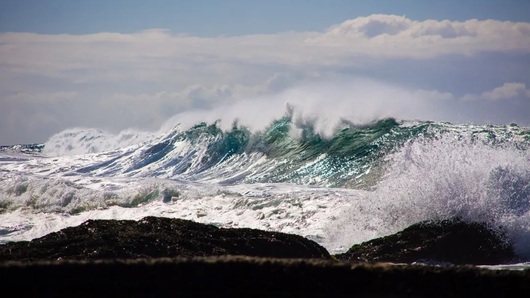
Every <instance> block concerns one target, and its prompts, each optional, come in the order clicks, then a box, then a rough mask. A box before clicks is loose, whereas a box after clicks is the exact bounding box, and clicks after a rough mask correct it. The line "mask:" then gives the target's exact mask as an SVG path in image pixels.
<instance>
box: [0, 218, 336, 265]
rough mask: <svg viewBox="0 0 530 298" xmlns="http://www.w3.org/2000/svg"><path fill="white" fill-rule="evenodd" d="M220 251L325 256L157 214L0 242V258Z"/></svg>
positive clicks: (296, 244)
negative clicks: (22, 239)
mask: <svg viewBox="0 0 530 298" xmlns="http://www.w3.org/2000/svg"><path fill="white" fill-rule="evenodd" d="M220 255H245V256H255V257H275V258H330V255H329V253H328V252H327V251H326V249H325V248H323V247H322V246H320V245H318V244H317V243H315V242H313V241H311V240H308V239H305V238H303V237H301V236H297V235H289V234H284V233H276V232H266V231H260V230H255V229H223V228H218V227H215V226H213V225H206V224H200V223H196V222H192V221H188V220H182V219H170V218H161V217H146V218H143V219H142V220H139V221H132V220H88V221H86V222H85V223H83V224H81V225H79V226H77V227H70V228H66V229H63V230H61V231H59V232H55V233H51V234H48V235H46V236H44V237H41V238H38V239H34V240H32V241H30V242H27V241H25V242H12V243H7V244H4V245H1V246H0V262H2V261H15V260H16V261H26V262H29V261H36V260H61V259H63V260H95V259H136V258H161V257H193V256H220Z"/></svg>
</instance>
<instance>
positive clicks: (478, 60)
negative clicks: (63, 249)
mask: <svg viewBox="0 0 530 298" xmlns="http://www.w3.org/2000/svg"><path fill="white" fill-rule="evenodd" d="M529 66H530V1H524V0H519V1H515V0H511V1H506V0H505V1H488V0H483V1H478V0H477V1H453V0H451V1H412V0H410V1H398V0H388V1H385V0H379V1H347V0H344V1H340V0H330V1H311V0H307V1H299V0H292V1H276V0H270V1H213V0H210V1H205V0H203V1H200V0H197V1H138V0H128V1H100V0H92V1H81V0H80V1H67V0H63V1H58V0H55V1H53V0H48V1H38V0H32V1H28V0H26V1H24V0H17V1H11V0H0V145H4V144H5V145H8V144H16V143H28V142H44V141H46V140H47V139H48V138H49V137H50V136H51V135H53V134H54V133H58V132H60V131H62V130H64V129H68V128H71V127H94V128H98V129H104V130H107V131H110V132H112V133H118V132H119V131H120V130H123V129H130V128H132V129H138V130H157V129H159V128H160V127H161V126H163V125H164V123H167V121H168V119H171V120H169V121H170V122H171V121H173V122H179V123H184V122H189V123H192V122H194V121H200V120H207V121H215V120H216V119H219V118H222V120H223V122H225V123H227V125H228V126H230V124H231V120H233V119H236V118H237V119H239V120H240V122H241V123H243V124H245V125H249V126H252V127H254V128H255V129H261V128H263V126H264V125H266V124H268V123H269V122H270V121H271V120H272V119H273V118H275V117H278V116H279V115H281V114H282V113H283V112H284V110H285V104H286V103H289V104H291V105H295V106H296V107H297V110H298V111H300V114H301V115H302V116H303V117H308V118H311V117H312V118H314V116H317V117H320V118H322V123H326V124H322V125H321V128H322V130H323V132H324V131H325V132H327V133H329V132H330V131H332V130H333V125H335V124H336V120H337V119H341V118H342V119H344V118H346V119H348V120H350V121H352V122H354V123H365V122H369V121H371V120H374V119H377V118H381V117H396V118H398V119H405V120H416V119H418V120H437V121H451V122H465V123H477V124H485V123H491V124H507V123H511V122H515V123H518V124H520V125H525V126H530V67H529ZM260 105H261V107H262V108H261V110H260V111H259V113H257V114H256V113H254V112H253V109H254V108H255V107H256V106H260ZM359 107H362V108H359ZM316 114H320V115H316Z"/></svg>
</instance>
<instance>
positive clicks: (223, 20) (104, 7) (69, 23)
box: [0, 0, 530, 36]
mask: <svg viewBox="0 0 530 298" xmlns="http://www.w3.org/2000/svg"><path fill="white" fill-rule="evenodd" d="M370 14H396V15H404V16H407V17H409V18H412V19H416V20H425V19H437V20H443V19H449V20H455V21H463V20H467V19H473V18H477V19H497V20H511V21H525V22H528V21H530V1H525V0H503V1H501V0H469V1H458V0H447V1H415V0H405V1H399V0H375V1H366V0H361V1H359V0H327V1H325V0H290V1H285V0H268V1H248V0H225V1H216V0H194V1H179V0H173V1H171V0H151V1H146V0H113V1H109V0H92V1H85V0H79V1H70V0H2V1H0V30H1V31H2V32H6V31H15V32H35V33H44V34H56V33H70V34H86V33H96V32H105V31H110V32H120V33H132V32H135V31H140V30H145V29H151V28H164V29H169V30H171V31H172V32H176V33H189V34H193V35H199V36H212V35H240V34H254V33H276V32H281V31H289V30H295V31H307V30H309V31H312V30H322V28H326V27H329V26H331V25H334V24H337V23H340V22H342V21H344V20H347V19H350V18H354V17H357V16H366V15H370Z"/></svg>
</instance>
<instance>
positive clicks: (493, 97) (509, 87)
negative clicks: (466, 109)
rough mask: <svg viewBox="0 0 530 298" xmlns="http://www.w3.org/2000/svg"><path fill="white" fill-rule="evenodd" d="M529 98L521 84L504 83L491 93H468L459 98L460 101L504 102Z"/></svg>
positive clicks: (528, 92)
mask: <svg viewBox="0 0 530 298" xmlns="http://www.w3.org/2000/svg"><path fill="white" fill-rule="evenodd" d="M520 96H525V97H530V90H529V89H527V88H526V85H525V84H523V83H504V84H503V85H502V86H499V87H497V88H495V89H493V90H491V91H486V92H482V93H481V94H472V93H468V94H466V95H464V96H462V97H461V99H462V100H480V99H482V100H490V101H498V100H506V99H511V98H515V97H520Z"/></svg>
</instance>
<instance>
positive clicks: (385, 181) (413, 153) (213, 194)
mask: <svg viewBox="0 0 530 298" xmlns="http://www.w3.org/2000/svg"><path fill="white" fill-rule="evenodd" d="M444 130H445V131H446V132H445V133H443V134H436V135H435V136H427V135H426V136H422V135H419V136H418V137H416V138H412V139H410V140H409V141H408V142H407V143H406V144H405V145H404V146H402V147H396V150H395V152H393V153H392V154H389V155H387V156H386V158H385V163H384V165H383V166H382V167H381V168H380V169H379V170H380V171H384V173H385V175H384V176H383V178H382V179H380V180H378V181H377V183H375V185H374V187H373V188H370V190H361V189H347V188H329V187H322V186H314V187H311V186H302V185H295V184H289V183H284V184H281V183H252V184H249V183H239V182H237V181H238V180H237V179H235V178H236V177H238V176H239V175H243V174H244V175H252V173H256V175H258V174H259V173H266V172H267V170H266V169H267V168H270V167H274V166H278V165H279V164H278V163H277V161H271V160H269V159H268V158H267V157H266V156H265V155H259V154H254V155H252V154H247V153H244V154H239V155H234V156H232V157H231V159H227V160H226V161H225V163H224V164H218V165H214V166H212V167H210V168H208V169H206V170H204V171H202V172H200V173H198V174H196V175H195V176H192V175H191V174H190V175H188V176H185V175H183V176H178V175H177V176H172V175H171V168H170V167H165V166H164V165H165V162H167V160H170V159H178V158H187V157H186V156H188V157H189V158H191V157H190V156H191V155H189V154H187V152H193V158H191V159H190V160H194V161H197V162H198V161H200V160H202V159H203V157H205V155H204V152H202V151H201V150H202V149H201V148H199V147H200V146H198V147H194V146H190V144H189V143H188V142H187V141H185V140H182V141H178V142H176V143H174V148H173V149H172V151H171V152H170V153H169V154H168V159H167V160H164V159H161V161H158V160H157V161H156V162H155V163H153V165H150V166H146V167H143V168H141V170H138V171H126V169H127V168H130V167H131V166H132V165H134V163H135V161H138V160H141V158H143V157H145V156H144V154H145V152H147V151H148V150H149V148H152V146H154V145H156V144H159V143H160V142H161V141H163V140H165V139H166V137H167V136H168V135H170V134H171V132H170V133H169V134H164V135H162V136H160V137H157V138H151V139H149V140H145V141H144V143H142V144H140V145H134V146H131V147H119V148H115V149H114V150H111V151H106V152H100V153H91V154H79V155H64V156H57V157H48V156H40V155H34V154H32V155H25V154H20V155H19V156H20V157H21V158H14V156H13V153H9V156H7V155H6V154H7V153H1V152H0V154H4V155H6V156H7V157H6V158H4V159H2V158H0V169H1V171H0V207H1V208H2V209H3V212H2V213H1V214H0V242H6V241H13V240H29V239H33V238H35V237H40V236H43V235H45V234H47V233H49V232H52V231H57V230H59V229H61V228H64V227H67V226H72V225H77V224H79V223H81V222H83V221H84V220H86V219H98V218H101V219H103V218H106V219H139V218H141V217H144V216H147V215H155V216H166V217H177V218H185V219H190V220H195V221H199V222H204V223H213V224H217V225H220V226H226V227H251V228H259V229H264V230H274V231H281V232H288V233H295V234H299V235H303V236H306V237H308V238H311V239H314V240H315V241H317V242H319V243H320V244H322V245H324V246H325V247H326V248H327V249H328V250H329V251H330V252H332V253H335V252H341V251H345V250H346V249H348V248H349V247H350V246H351V245H352V244H355V243H360V242H363V241H366V240H369V239H373V238H376V237H381V236H384V235H388V234H391V233H395V232H397V231H399V230H401V229H403V228H405V227H407V226H409V225H411V224H414V223H417V222H419V221H423V220H435V219H442V218H448V217H453V216H459V217H462V218H464V219H465V220H469V221H486V222H490V223H492V224H493V225H496V226H500V227H503V228H504V229H506V231H507V232H508V235H509V236H510V238H511V239H512V240H513V241H514V242H515V249H516V251H517V253H518V254H520V255H521V256H524V257H525V258H527V259H530V151H529V150H524V148H517V146H516V145H515V144H514V143H513V142H505V143H503V140H502V138H501V133H502V132H506V133H507V134H508V136H507V137H506V139H508V140H510V139H513V138H519V137H521V135H518V134H514V135H510V133H511V132H510V129H507V130H506V129H504V130H499V131H497V132H495V133H494V134H493V135H494V136H495V138H490V136H491V134H489V133H488V129H486V128H479V129H476V128H473V127H457V126H451V125H447V127H446V128H445V129H444ZM481 131H485V132H481ZM477 132H478V133H477ZM118 143H119V142H118ZM113 144H116V143H113ZM127 144H129V143H127ZM523 144H524V142H523ZM0 157H1V156H0ZM15 157H16V156H15ZM317 160H318V159H317ZM310 162H311V161H310ZM157 163H159V164H157ZM286 164H287V165H288V163H286ZM99 165H104V166H99ZM87 167H90V170H83V169H86V168H87ZM191 168H194V166H193V165H192V166H191ZM166 170H167V172H165V171H166ZM179 177H181V178H186V179H179ZM169 178H171V179H169ZM227 181H232V182H233V183H227Z"/></svg>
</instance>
